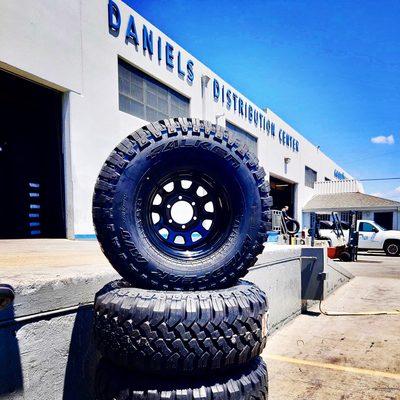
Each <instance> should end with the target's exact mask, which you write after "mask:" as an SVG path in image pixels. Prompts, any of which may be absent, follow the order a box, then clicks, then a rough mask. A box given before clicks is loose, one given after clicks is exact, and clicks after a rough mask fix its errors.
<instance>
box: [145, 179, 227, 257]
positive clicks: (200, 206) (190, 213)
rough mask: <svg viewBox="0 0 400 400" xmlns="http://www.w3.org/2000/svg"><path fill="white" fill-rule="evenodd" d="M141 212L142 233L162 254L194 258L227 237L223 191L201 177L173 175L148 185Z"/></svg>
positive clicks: (218, 244) (225, 194) (211, 250)
mask: <svg viewBox="0 0 400 400" xmlns="http://www.w3.org/2000/svg"><path fill="white" fill-rule="evenodd" d="M150 185H151V186H152V188H150V192H149V195H148V197H147V201H146V199H145V204H146V205H145V207H144V208H143V213H144V215H143V218H142V220H143V221H145V226H144V228H145V232H146V234H147V235H148V236H149V238H150V240H151V242H152V243H153V245H155V246H156V247H157V248H158V249H160V250H162V251H163V252H164V253H166V254H168V255H171V256H174V257H181V258H191V259H193V258H197V257H203V256H205V255H208V254H209V253H211V252H213V251H215V250H216V249H217V248H218V247H220V245H221V244H222V243H223V242H224V241H225V239H226V238H227V236H228V235H229V233H230V229H229V227H230V226H231V221H232V204H231V200H230V199H229V197H228V196H227V191H226V189H225V188H224V186H222V185H218V184H217V183H216V182H215V181H214V180H213V179H212V178H211V177H210V176H208V175H206V174H204V173H193V172H190V173H189V172H177V173H174V174H170V175H168V176H167V177H163V178H161V179H159V180H158V181H157V182H155V183H154V182H151V183H150Z"/></svg>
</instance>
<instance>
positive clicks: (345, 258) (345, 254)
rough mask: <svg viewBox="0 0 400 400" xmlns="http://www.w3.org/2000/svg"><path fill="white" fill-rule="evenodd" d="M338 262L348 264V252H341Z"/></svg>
mask: <svg viewBox="0 0 400 400" xmlns="http://www.w3.org/2000/svg"><path fill="white" fill-rule="evenodd" d="M339 260H340V261H344V262H349V261H351V254H350V253H349V252H348V251H343V252H341V253H340V254H339Z"/></svg>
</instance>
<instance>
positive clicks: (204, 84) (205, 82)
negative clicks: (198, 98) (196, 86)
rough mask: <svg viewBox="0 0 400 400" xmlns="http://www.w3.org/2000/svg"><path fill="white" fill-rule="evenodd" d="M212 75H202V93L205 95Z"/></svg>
mask: <svg viewBox="0 0 400 400" xmlns="http://www.w3.org/2000/svg"><path fill="white" fill-rule="evenodd" d="M210 79H211V78H210V77H209V76H208V75H202V76H201V94H202V96H203V97H204V94H205V91H206V87H207V85H208V82H210Z"/></svg>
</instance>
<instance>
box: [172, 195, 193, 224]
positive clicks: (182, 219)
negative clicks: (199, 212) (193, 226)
mask: <svg viewBox="0 0 400 400" xmlns="http://www.w3.org/2000/svg"><path fill="white" fill-rule="evenodd" d="M193 215H194V211H193V207H192V206H191V205H190V204H189V203H188V202H187V201H184V200H179V201H177V202H176V203H175V204H173V205H172V207H171V217H172V219H173V220H174V221H175V222H176V223H177V224H187V223H188V222H190V221H191V220H192V218H193Z"/></svg>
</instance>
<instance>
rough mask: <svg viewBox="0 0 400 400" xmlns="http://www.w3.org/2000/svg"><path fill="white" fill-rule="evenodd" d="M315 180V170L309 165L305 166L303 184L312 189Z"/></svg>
mask: <svg viewBox="0 0 400 400" xmlns="http://www.w3.org/2000/svg"><path fill="white" fill-rule="evenodd" d="M316 181H317V172H316V171H314V170H313V169H311V168H310V167H307V166H306V168H305V185H306V186H308V187H310V188H313V189H314V183H315V182H316Z"/></svg>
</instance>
